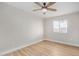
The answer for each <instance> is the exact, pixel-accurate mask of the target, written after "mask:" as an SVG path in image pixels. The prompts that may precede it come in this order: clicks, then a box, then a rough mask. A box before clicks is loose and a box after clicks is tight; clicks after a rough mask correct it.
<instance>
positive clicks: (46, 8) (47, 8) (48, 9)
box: [33, 2, 56, 14]
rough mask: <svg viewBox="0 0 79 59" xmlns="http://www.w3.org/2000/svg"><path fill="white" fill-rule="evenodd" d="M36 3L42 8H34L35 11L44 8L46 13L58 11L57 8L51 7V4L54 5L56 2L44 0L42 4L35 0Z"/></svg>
mask: <svg viewBox="0 0 79 59" xmlns="http://www.w3.org/2000/svg"><path fill="white" fill-rule="evenodd" d="M34 3H35V4H36V5H38V6H39V7H41V8H40V9H34V10H33V11H39V10H42V11H43V14H46V12H47V11H56V9H53V8H50V6H52V5H54V4H55V3H56V2H49V3H47V2H42V5H41V4H40V3H39V2H34Z"/></svg>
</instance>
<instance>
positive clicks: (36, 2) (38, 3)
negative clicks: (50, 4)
mask: <svg viewBox="0 0 79 59" xmlns="http://www.w3.org/2000/svg"><path fill="white" fill-rule="evenodd" d="M34 3H35V4H37V5H38V6H40V7H42V5H41V4H40V3H39V2H34Z"/></svg>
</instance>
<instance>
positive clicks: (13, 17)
mask: <svg viewBox="0 0 79 59" xmlns="http://www.w3.org/2000/svg"><path fill="white" fill-rule="evenodd" d="M42 37H43V23H42V20H41V19H40V18H38V17H37V16H35V15H30V14H29V13H26V12H24V11H22V10H19V9H17V8H15V7H12V6H9V5H7V4H4V3H0V53H3V52H6V51H8V50H11V49H15V48H17V47H20V46H23V45H27V44H29V43H32V42H34V41H38V40H40V39H41V38H42Z"/></svg>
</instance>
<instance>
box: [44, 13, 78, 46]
mask: <svg viewBox="0 0 79 59" xmlns="http://www.w3.org/2000/svg"><path fill="white" fill-rule="evenodd" d="M53 20H67V21H68V32H67V33H55V32H53ZM44 21H45V23H44V25H45V29H44V30H45V31H44V33H45V37H46V38H49V39H50V40H53V41H60V42H63V43H69V44H74V45H78V46H79V12H76V13H72V14H68V15H63V16H57V17H52V18H48V19H45V20H44Z"/></svg>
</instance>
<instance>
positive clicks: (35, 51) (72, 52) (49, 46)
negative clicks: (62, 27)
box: [5, 40, 79, 56]
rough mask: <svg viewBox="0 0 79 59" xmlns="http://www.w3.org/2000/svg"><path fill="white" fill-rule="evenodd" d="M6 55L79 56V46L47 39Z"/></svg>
mask: <svg viewBox="0 0 79 59" xmlns="http://www.w3.org/2000/svg"><path fill="white" fill-rule="evenodd" d="M5 56H79V48H78V47H72V46H68V45H63V44H59V43H55V42H50V41H46V40H45V41H42V42H39V43H37V44H34V45H31V46H28V47H25V48H22V49H20V50H18V51H15V52H12V53H9V54H6V55H5Z"/></svg>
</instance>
